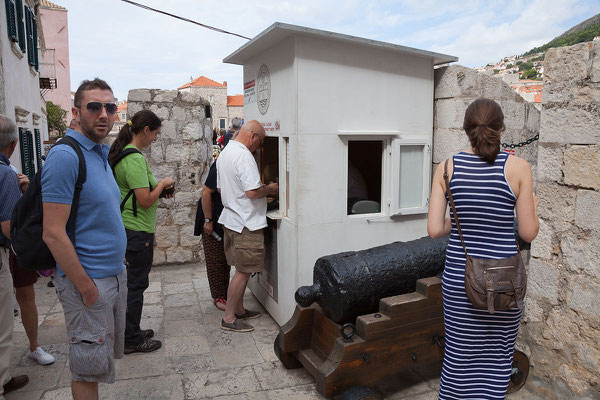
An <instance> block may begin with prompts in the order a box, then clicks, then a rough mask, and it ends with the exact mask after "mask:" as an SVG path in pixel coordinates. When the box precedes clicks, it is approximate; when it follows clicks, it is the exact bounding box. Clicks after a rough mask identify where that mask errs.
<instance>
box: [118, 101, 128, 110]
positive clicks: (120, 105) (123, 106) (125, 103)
mask: <svg viewBox="0 0 600 400" xmlns="http://www.w3.org/2000/svg"><path fill="white" fill-rule="evenodd" d="M123 110H127V102H126V101H124V102H123V104H119V105H118V106H117V112H119V111H123Z"/></svg>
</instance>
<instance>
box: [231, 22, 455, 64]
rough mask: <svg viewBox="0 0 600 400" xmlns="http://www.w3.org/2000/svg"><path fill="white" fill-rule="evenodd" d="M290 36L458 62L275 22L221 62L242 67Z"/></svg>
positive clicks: (413, 50)
mask: <svg viewBox="0 0 600 400" xmlns="http://www.w3.org/2000/svg"><path fill="white" fill-rule="evenodd" d="M292 35H305V36H313V37H318V38H327V39H330V40H335V41H341V42H353V43H357V44H362V45H366V46H374V47H379V48H381V49H386V50H390V51H396V52H399V53H404V54H412V55H414V56H416V57H426V58H431V59H433V65H440V64H447V63H450V62H455V61H458V57H454V56H449V55H447V54H440V53H434V52H432V51H427V50H420V49H415V48H413V47H406V46H400V45H398V44H393V43H388V42H380V41H378V40H371V39H365V38H360V37H356V36H351V35H344V34H342V33H335V32H329V31H323V30H320V29H312V28H307V27H304V26H298V25H290V24H284V23H282V22H275V23H274V24H273V25H271V26H269V27H268V28H267V29H265V30H264V31H262V32H261V33H259V34H258V35H256V36H255V37H254V38H253V39H252V40H250V41H249V42H248V43H246V44H245V45H243V46H242V47H240V48H239V49H237V50H236V51H234V52H233V53H231V54H230V55H228V56H227V57H225V58H224V59H223V62H225V63H229V64H238V65H243V64H244V61H246V60H247V59H248V58H250V57H252V56H254V55H255V54H257V53H260V52H262V51H264V50H266V49H268V48H269V47H272V46H273V45H275V44H277V43H279V42H281V41H282V40H284V39H285V38H287V37H289V36H292Z"/></svg>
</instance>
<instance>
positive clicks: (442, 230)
mask: <svg viewBox="0 0 600 400" xmlns="http://www.w3.org/2000/svg"><path fill="white" fill-rule="evenodd" d="M448 175H452V164H451V162H449V163H448ZM445 192H446V183H445V182H444V163H440V164H439V165H438V167H437V169H436V171H435V175H434V176H433V183H432V185H431V194H430V195H429V215H428V216H427V233H428V234H429V236H430V237H431V238H433V239H435V238H440V237H444V236H446V235H449V234H450V232H451V231H452V224H451V223H450V217H449V216H447V208H448V207H447V202H446V197H445V196H444V193H445Z"/></svg>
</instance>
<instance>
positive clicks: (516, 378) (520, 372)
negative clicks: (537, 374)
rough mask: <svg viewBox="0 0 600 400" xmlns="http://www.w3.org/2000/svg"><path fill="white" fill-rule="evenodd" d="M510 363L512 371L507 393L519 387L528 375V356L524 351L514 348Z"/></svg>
mask: <svg viewBox="0 0 600 400" xmlns="http://www.w3.org/2000/svg"><path fill="white" fill-rule="evenodd" d="M512 365H513V372H512V374H511V376H510V382H509V383H508V390H507V393H513V392H516V391H517V390H519V389H521V388H522V387H523V385H524V384H525V382H526V381H527V377H528V376H529V358H527V356H526V355H525V353H523V352H521V351H519V350H515V354H514V356H513V364H512Z"/></svg>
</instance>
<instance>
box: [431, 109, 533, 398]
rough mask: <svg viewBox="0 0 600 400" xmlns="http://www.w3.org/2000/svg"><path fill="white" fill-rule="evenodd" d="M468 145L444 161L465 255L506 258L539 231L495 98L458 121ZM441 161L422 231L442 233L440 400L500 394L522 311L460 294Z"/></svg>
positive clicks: (461, 262)
mask: <svg viewBox="0 0 600 400" xmlns="http://www.w3.org/2000/svg"><path fill="white" fill-rule="evenodd" d="M463 129H464V130H465V132H466V134H467V136H468V137H469V141H470V144H471V146H470V148H469V149H468V150H465V151H462V152H460V153H458V154H456V155H454V156H453V157H452V158H451V159H450V161H449V162H448V176H449V177H451V179H450V190H451V192H452V196H453V198H454V202H455V204H456V212H457V213H458V217H459V221H460V225H461V228H462V231H463V236H464V239H465V244H466V247H467V253H468V254H469V255H470V256H473V257H477V258H488V259H500V258H507V257H510V256H512V255H514V254H515V253H516V252H517V247H516V244H515V235H514V232H513V220H514V217H515V211H516V217H517V222H518V226H519V236H521V238H522V239H523V240H525V241H527V242H531V241H532V240H533V239H534V238H535V237H536V235H537V233H538V228H539V226H538V218H537V211H536V207H537V202H538V200H537V198H536V197H535V195H534V194H533V179H532V174H531V167H530V166H529V164H528V163H527V162H526V161H525V160H523V159H521V158H518V157H515V156H512V155H509V154H508V153H506V152H503V151H500V134H501V133H502V131H503V130H504V115H503V113H502V109H501V108H500V106H499V105H498V103H496V102H495V101H492V100H488V99H478V100H476V101H474V102H473V103H471V104H470V105H469V107H468V108H467V111H466V112H465V119H464V122H463ZM443 174H444V163H440V165H439V166H438V168H437V171H436V173H435V176H434V178H433V186H432V189H431V199H430V206H429V218H428V221H427V231H428V233H429V235H430V236H431V237H432V238H437V237H442V236H445V235H448V234H451V235H450V240H449V242H448V249H447V251H446V265H445V268H444V274H443V276H442V291H443V301H444V323H445V328H446V346H445V354H444V363H443V367H442V378H441V382H440V390H439V398H440V399H504V398H505V396H506V389H507V387H508V383H509V380H510V374H511V366H512V357H513V352H514V347H515V340H516V338H517V333H518V331H519V322H520V319H521V311H520V310H519V309H517V308H515V309H511V310H506V311H496V312H495V313H494V314H490V313H489V312H488V311H487V310H484V309H477V308H474V307H473V305H472V304H471V302H470V301H469V299H468V298H467V296H466V294H465V283H464V279H465V254H464V251H463V248H462V245H461V242H460V237H459V235H458V231H457V229H456V224H455V221H454V216H453V215H452V211H450V214H451V215H450V216H448V215H447V211H446V210H447V209H448V207H447V206H448V204H447V199H448V197H447V196H446V187H445V183H444V178H443Z"/></svg>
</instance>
